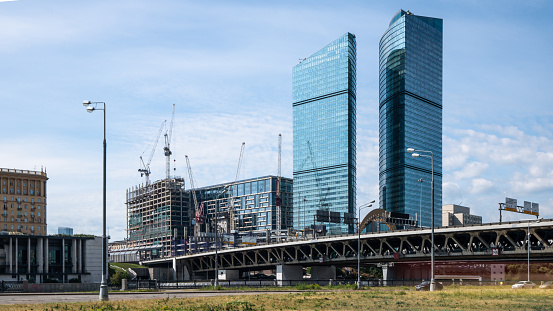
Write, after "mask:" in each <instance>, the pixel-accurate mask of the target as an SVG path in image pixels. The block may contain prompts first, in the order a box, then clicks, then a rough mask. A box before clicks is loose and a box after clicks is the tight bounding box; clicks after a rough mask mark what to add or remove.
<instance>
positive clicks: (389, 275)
mask: <svg viewBox="0 0 553 311" xmlns="http://www.w3.org/2000/svg"><path fill="white" fill-rule="evenodd" d="M382 279H383V280H384V284H383V285H384V286H388V285H393V283H391V282H390V284H388V282H387V281H393V280H395V279H396V268H395V267H394V266H393V264H392V265H390V264H382Z"/></svg>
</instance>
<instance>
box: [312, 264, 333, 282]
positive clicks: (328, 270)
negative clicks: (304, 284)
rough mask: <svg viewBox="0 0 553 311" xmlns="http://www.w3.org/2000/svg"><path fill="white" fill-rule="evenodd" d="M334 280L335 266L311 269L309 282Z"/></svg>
mask: <svg viewBox="0 0 553 311" xmlns="http://www.w3.org/2000/svg"><path fill="white" fill-rule="evenodd" d="M330 279H332V280H336V266H313V267H311V280H317V281H319V280H326V281H328V280H330Z"/></svg>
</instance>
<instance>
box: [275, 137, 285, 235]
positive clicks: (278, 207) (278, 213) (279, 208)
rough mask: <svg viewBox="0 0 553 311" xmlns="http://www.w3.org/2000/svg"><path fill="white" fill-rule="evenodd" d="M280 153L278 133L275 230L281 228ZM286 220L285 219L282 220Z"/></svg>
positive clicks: (280, 146) (280, 138) (280, 142)
mask: <svg viewBox="0 0 553 311" xmlns="http://www.w3.org/2000/svg"><path fill="white" fill-rule="evenodd" d="M281 153H282V134H278V170H277V186H276V196H275V205H276V210H277V211H276V213H277V217H276V219H277V227H276V229H277V230H282V214H281V213H282V208H281V206H282V199H281V198H280V180H281V170H280V166H281ZM284 221H285V222H286V219H285V220H284Z"/></svg>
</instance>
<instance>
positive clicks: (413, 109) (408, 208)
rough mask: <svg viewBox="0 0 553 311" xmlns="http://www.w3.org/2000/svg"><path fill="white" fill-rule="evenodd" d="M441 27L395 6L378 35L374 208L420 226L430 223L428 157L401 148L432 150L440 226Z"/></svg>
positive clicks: (430, 176) (436, 218) (436, 213)
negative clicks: (376, 189)
mask: <svg viewBox="0 0 553 311" xmlns="http://www.w3.org/2000/svg"><path fill="white" fill-rule="evenodd" d="M442 25H443V22H442V19H439V18H430V17H423V16H417V15H413V14H412V13H410V12H409V11H407V12H406V11H403V10H400V11H399V12H398V13H397V14H396V15H395V16H394V17H393V18H392V20H391V22H390V25H389V28H388V29H387V30H386V32H385V33H384V35H383V36H382V38H381V39H380V53H379V55H380V65H379V69H380V76H379V78H380V80H379V81H380V96H379V107H380V109H379V128H380V141H379V147H380V155H379V174H380V176H379V180H380V182H379V187H380V208H383V209H385V210H387V211H390V212H397V213H405V214H409V216H410V217H411V218H412V219H415V218H417V219H419V220H421V219H422V225H423V226H430V225H431V180H432V175H431V169H432V168H431V159H430V158H426V157H418V158H413V157H412V156H411V154H409V153H407V151H406V150H407V148H415V149H417V150H427V151H431V152H433V154H434V183H435V197H434V200H435V201H434V207H435V210H434V216H435V225H436V226H440V225H441V219H442V211H441V210H442V208H441V206H442V36H443V26H442ZM423 154H424V153H423ZM421 179H422V182H421V181H420V180H421ZM421 187H422V189H421ZM421 210H422V217H421V216H420V213H421V212H420V211H421Z"/></svg>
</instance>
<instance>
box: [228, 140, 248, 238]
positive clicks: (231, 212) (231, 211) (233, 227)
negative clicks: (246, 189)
mask: <svg viewBox="0 0 553 311" xmlns="http://www.w3.org/2000/svg"><path fill="white" fill-rule="evenodd" d="M245 146H246V143H244V142H243V143H242V147H241V148H240V157H239V158H238V167H237V168H236V177H235V178H234V184H236V182H237V181H238V177H239V176H240V168H241V167H242V158H243V157H244V147H245ZM234 195H236V193H235V194H234ZM228 201H229V206H228V214H229V223H230V230H236V224H235V221H234V200H233V194H232V193H231V192H230V191H229V200H228Z"/></svg>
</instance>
